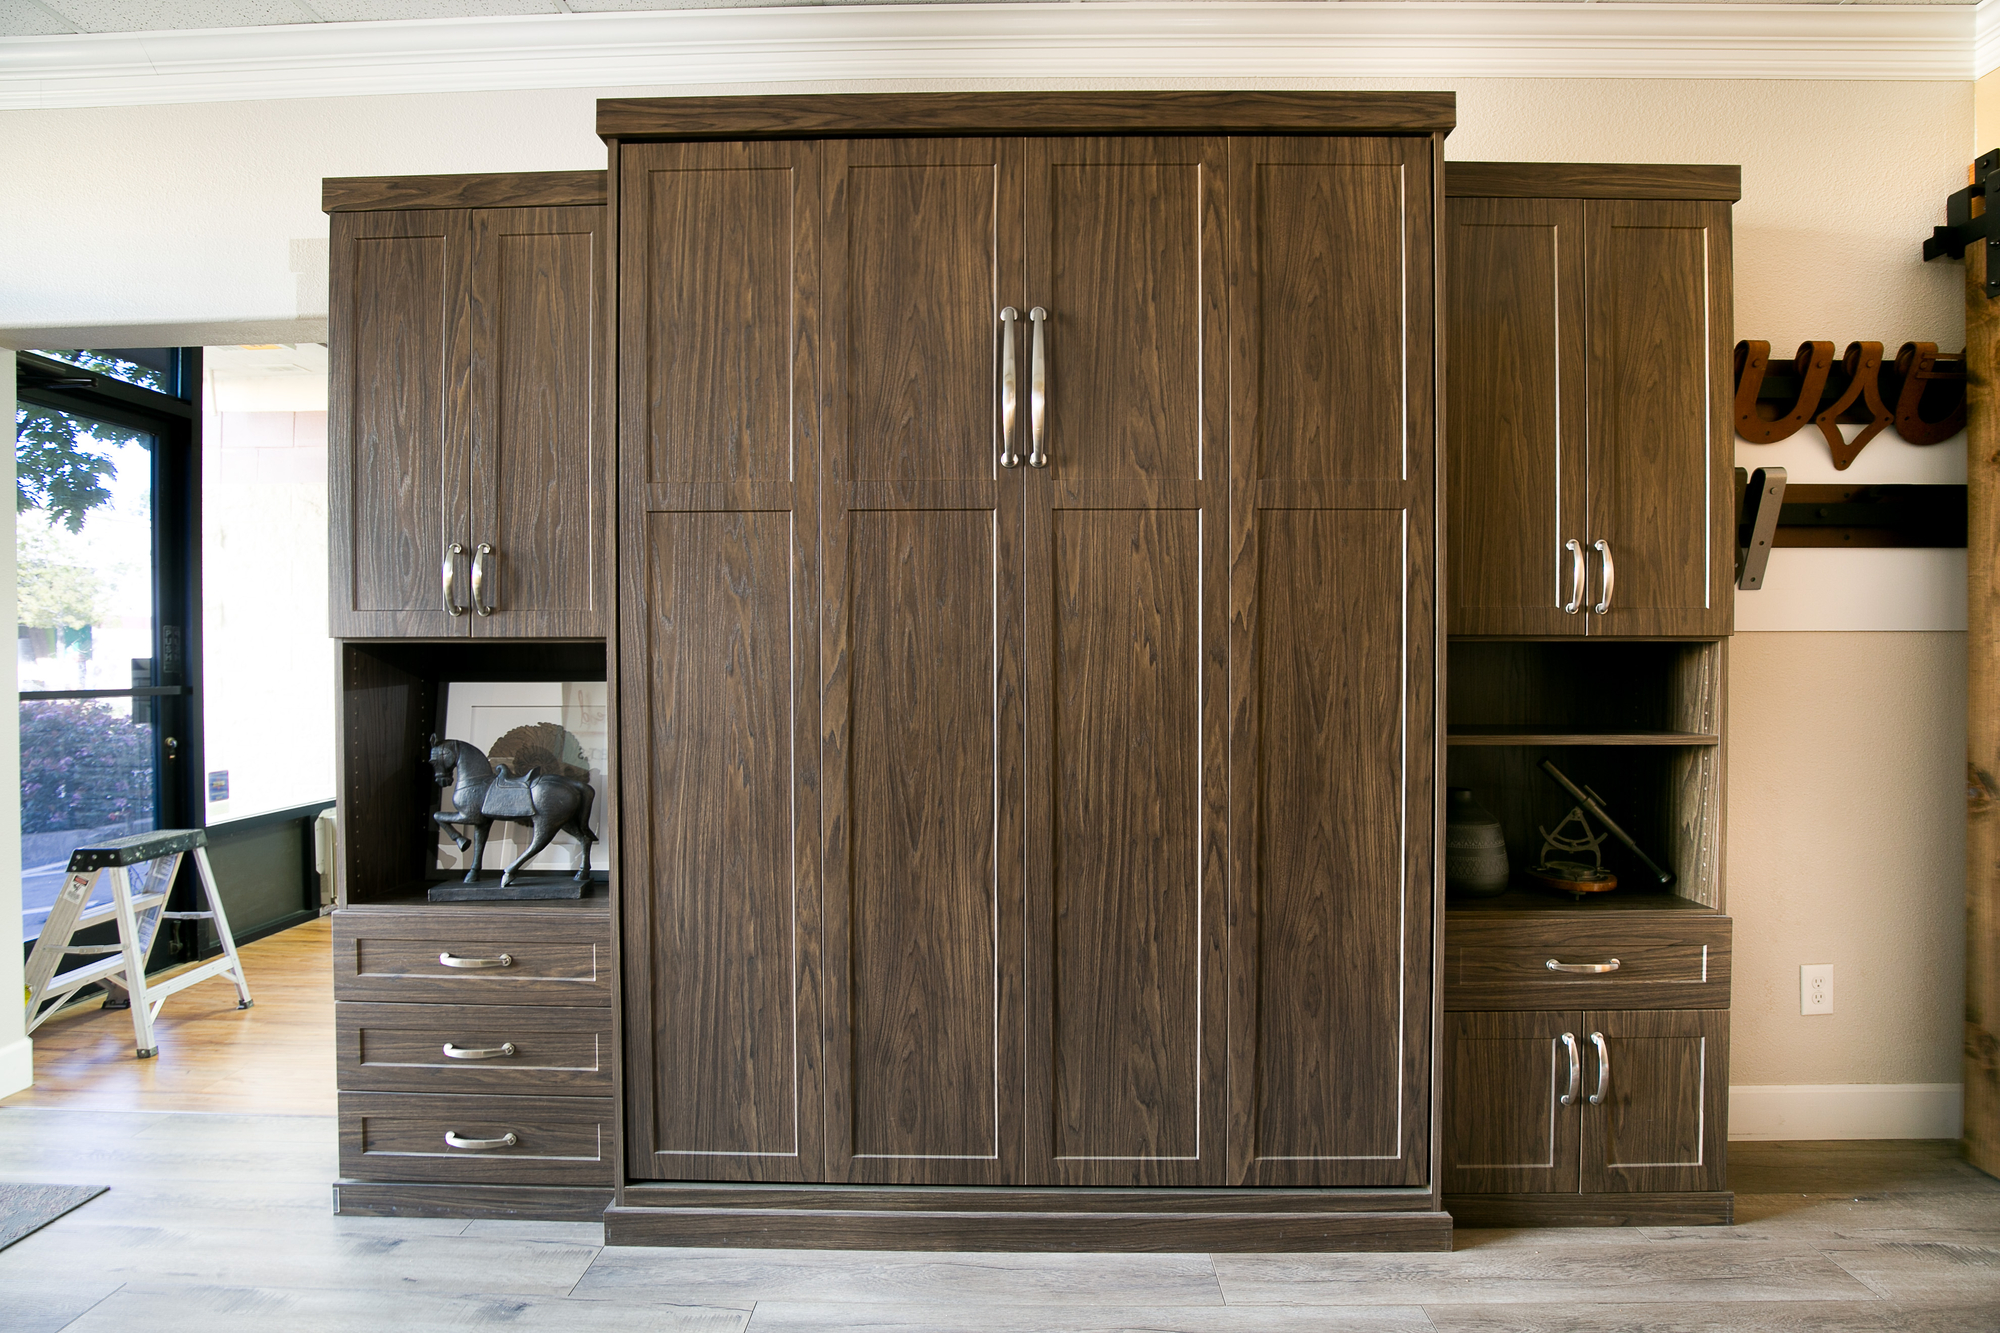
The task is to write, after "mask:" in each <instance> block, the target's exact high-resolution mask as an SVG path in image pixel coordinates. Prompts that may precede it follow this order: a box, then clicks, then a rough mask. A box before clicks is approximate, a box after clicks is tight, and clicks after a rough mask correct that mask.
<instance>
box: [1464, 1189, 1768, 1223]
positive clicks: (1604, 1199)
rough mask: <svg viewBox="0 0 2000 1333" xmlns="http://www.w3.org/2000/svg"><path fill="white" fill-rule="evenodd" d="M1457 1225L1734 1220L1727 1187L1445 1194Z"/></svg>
mask: <svg viewBox="0 0 2000 1333" xmlns="http://www.w3.org/2000/svg"><path fill="white" fill-rule="evenodd" d="M1444 1210H1445V1211H1446V1212H1447V1213H1450V1214H1451V1217H1452V1220H1453V1221H1454V1222H1456V1223H1457V1224H1458V1225H1459V1226H1462V1227H1705V1226H1729V1225H1731V1224H1733V1223H1734V1222H1735V1220H1736V1195H1735V1194H1734V1193H1733V1192H1731V1191H1729V1190H1713V1191H1703V1192H1700V1193H1687V1194H1447V1195H1445V1196H1444Z"/></svg>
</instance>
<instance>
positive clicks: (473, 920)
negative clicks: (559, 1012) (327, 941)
mask: <svg viewBox="0 0 2000 1333" xmlns="http://www.w3.org/2000/svg"><path fill="white" fill-rule="evenodd" d="M444 957H449V958H450V959H452V960H454V961H459V962H467V961H483V960H498V959H501V958H502V957H504V958H505V960H506V961H505V963H504V964H497V963H496V965H493V966H485V967H480V966H470V967H468V966H456V967H454V966H452V965H451V964H450V963H449V962H446V961H444ZM333 959H334V973H333V993H334V997H335V998H336V999H340V1000H393V1001H408V1002H418V1003H426V1004H515V1005H519V1004H556V1005H577V1006H585V1007H591V1008H606V1007H609V1005H610V1004H611V918H610V916H609V915H608V914H605V913H594V912H593V913H582V912H564V913H555V912H551V913H546V914H535V913H506V914H503V913H498V912H485V911H481V912H454V911H453V910H451V909H450V908H440V909H438V910H437V911H423V912H369V911H344V912H335V913H334V914H333Z"/></svg>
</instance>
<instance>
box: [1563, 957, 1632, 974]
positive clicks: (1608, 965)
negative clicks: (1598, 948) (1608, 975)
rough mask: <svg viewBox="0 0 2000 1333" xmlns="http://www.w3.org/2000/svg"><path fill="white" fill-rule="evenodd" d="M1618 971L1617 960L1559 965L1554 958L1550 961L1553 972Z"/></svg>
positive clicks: (1608, 959) (1609, 959)
mask: <svg viewBox="0 0 2000 1333" xmlns="http://www.w3.org/2000/svg"><path fill="white" fill-rule="evenodd" d="M1617 970H1618V960H1617V959H1616V958H1607V959H1605V960H1604V961H1603V962H1601V963H1559V962H1557V961H1556V960H1555V959H1553V958H1551V959H1549V971H1551V972H1616V971H1617Z"/></svg>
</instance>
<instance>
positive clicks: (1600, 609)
mask: <svg viewBox="0 0 2000 1333" xmlns="http://www.w3.org/2000/svg"><path fill="white" fill-rule="evenodd" d="M1590 545H1591V548H1592V549H1593V550H1595V551H1596V552H1597V554H1598V556H1599V557H1601V558H1602V559H1603V561H1604V599H1603V600H1602V601H1600V602H1599V603H1598V604H1597V605H1596V606H1593V607H1592V608H1590V609H1591V610H1593V611H1595V612H1597V614H1598V615H1600V616H1601V615H1603V614H1604V613H1605V612H1606V611H1609V610H1610V609H1611V585H1612V583H1613V581H1615V580H1616V579H1617V577H1618V566H1617V565H1616V564H1614V563H1613V562H1612V559H1611V543H1610V542H1608V541H1605V540H1604V538H1602V537H1599V538H1598V539H1597V540H1596V541H1594V542H1592V543H1591V544H1590Z"/></svg>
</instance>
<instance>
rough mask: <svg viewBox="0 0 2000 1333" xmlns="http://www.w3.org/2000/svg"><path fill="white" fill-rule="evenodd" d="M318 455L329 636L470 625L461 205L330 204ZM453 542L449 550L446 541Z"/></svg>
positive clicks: (416, 632) (434, 633) (455, 631)
mask: <svg viewBox="0 0 2000 1333" xmlns="http://www.w3.org/2000/svg"><path fill="white" fill-rule="evenodd" d="M332 235H333V240H332V245H333V261H332V265H331V278H332V291H331V293H330V296H331V305H330V309H331V311H332V325H333V329H332V336H331V338H330V339H329V342H330V345H331V348H332V364H331V365H330V367H329V380H330V384H329V399H328V408H329V413H328V432H327V443H328V446H329V450H328V460H327V461H328V465H329V468H330V470H331V475H332V482H333V485H332V513H331V515H330V518H331V533H330V537H331V550H330V552H329V555H330V564H331V566H332V569H331V575H332V589H331V601H332V610H333V633H334V636H335V637H336V638H370V637H394V636H405V635H407V636H411V637H417V638H446V637H452V636H456V635H463V634H468V633H470V632H471V619H472V617H471V615H470V613H469V612H467V611H462V612H461V613H460V614H457V615H453V614H450V613H449V612H448V611H447V610H446V597H447V595H448V594H447V590H446V587H445V582H444V568H445V566H446V565H447V564H448V563H449V564H451V565H452V566H453V571H454V578H455V580H456V586H455V587H454V588H453V589H452V590H451V592H450V594H449V595H450V596H452V597H453V598H454V599H455V602H456V604H457V605H458V606H459V607H461V608H465V607H469V606H470V602H469V600H468V597H469V590H468V589H467V586H466V580H467V578H468V577H469V575H470V572H471V570H470V557H469V556H468V555H467V554H465V551H466V550H469V547H468V545H467V543H468V542H469V541H470V534H469V531H468V523H467V515H466V474H465V429H466V399H465V377H464V374H463V373H462V368H463V366H464V361H465V344H466V329H465V318H466V302H465V290H466V263H467V251H468V248H469V247H468V231H467V225H466V214H465V212H464V211H463V210H455V209H433V210H422V211H398V212H380V213H335V214H334V215H333V221H332ZM453 543H457V544H458V545H459V547H460V548H461V550H460V553H459V554H457V555H456V556H454V555H453V554H452V553H451V552H450V551H449V547H450V546H451V545H452V544H453Z"/></svg>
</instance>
